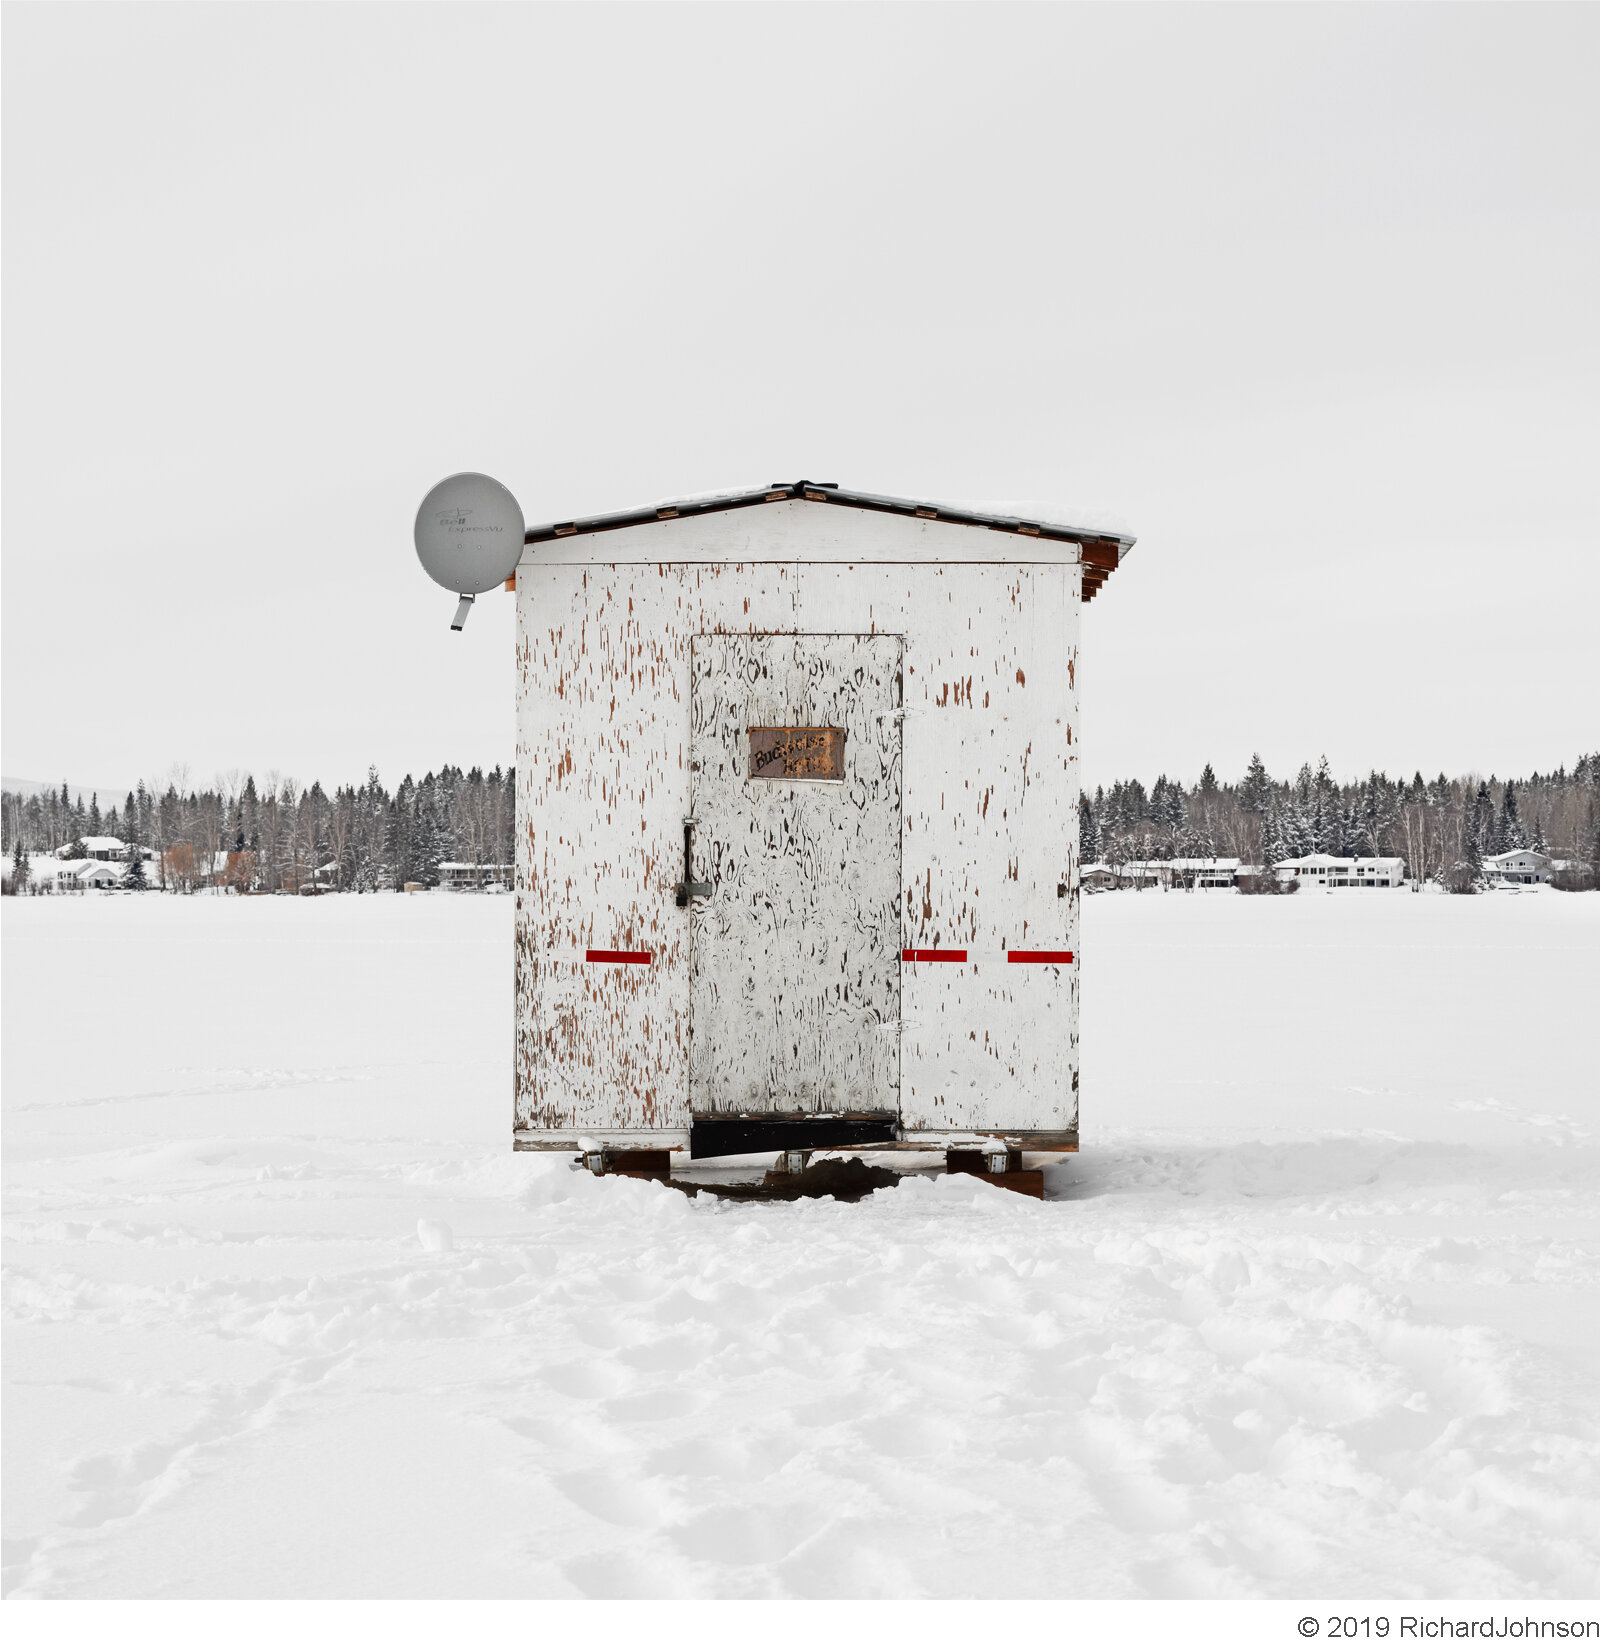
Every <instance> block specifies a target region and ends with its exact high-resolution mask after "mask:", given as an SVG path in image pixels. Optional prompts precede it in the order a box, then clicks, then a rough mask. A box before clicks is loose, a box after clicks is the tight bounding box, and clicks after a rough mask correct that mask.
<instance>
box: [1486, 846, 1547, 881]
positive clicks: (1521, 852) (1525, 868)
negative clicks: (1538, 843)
mask: <svg viewBox="0 0 1600 1650" xmlns="http://www.w3.org/2000/svg"><path fill="white" fill-rule="evenodd" d="M1483 868H1484V870H1485V871H1487V872H1488V874H1489V877H1490V879H1491V881H1494V882H1508V883H1526V882H1548V881H1549V880H1550V877H1551V874H1552V873H1553V872H1554V871H1555V868H1556V866H1555V861H1554V860H1553V859H1551V857H1550V856H1549V855H1548V854H1541V853H1539V852H1537V851H1536V850H1534V849H1532V848H1512V849H1510V850H1508V851H1507V852H1506V853H1503V854H1485V855H1484V858H1483Z"/></svg>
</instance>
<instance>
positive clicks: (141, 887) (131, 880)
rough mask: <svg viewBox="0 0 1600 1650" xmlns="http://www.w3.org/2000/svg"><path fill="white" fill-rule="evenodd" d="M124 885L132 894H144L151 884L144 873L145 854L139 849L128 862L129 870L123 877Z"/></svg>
mask: <svg viewBox="0 0 1600 1650" xmlns="http://www.w3.org/2000/svg"><path fill="white" fill-rule="evenodd" d="M122 886H123V887H124V888H126V889H127V890H128V892H129V893H132V894H142V893H143V892H144V891H145V890H146V889H147V888H148V887H149V886H150V879H149V878H148V877H147V876H146V875H145V874H144V855H143V854H141V853H139V852H138V851H137V850H135V851H134V855H133V858H132V859H131V860H130V861H129V862H128V871H127V875H126V876H124V877H123V879H122Z"/></svg>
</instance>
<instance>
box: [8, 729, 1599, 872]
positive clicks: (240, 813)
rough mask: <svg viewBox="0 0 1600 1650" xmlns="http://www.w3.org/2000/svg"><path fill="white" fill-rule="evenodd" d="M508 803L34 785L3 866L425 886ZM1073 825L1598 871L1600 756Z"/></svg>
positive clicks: (1269, 788) (464, 776)
mask: <svg viewBox="0 0 1600 1650" xmlns="http://www.w3.org/2000/svg"><path fill="white" fill-rule="evenodd" d="M515 814H516V805H515V775H514V774H513V773H512V771H511V770H510V769H501V768H499V767H496V768H495V769H493V771H491V772H489V773H485V772H484V771H483V770H482V769H481V768H472V769H470V770H468V771H466V772H463V771H462V770H461V769H460V768H454V767H443V768H441V769H440V770H439V771H438V772H437V773H428V774H425V775H424V776H423V778H422V779H421V780H414V779H412V777H411V776H410V775H409V774H408V775H407V776H406V777H405V778H404V779H403V780H402V781H401V782H400V784H399V786H398V787H397V788H396V789H395V790H394V791H393V792H392V793H391V792H390V791H388V790H387V789H386V788H385V787H384V785H383V784H382V782H381V781H380V780H379V778H378V773H377V770H376V769H374V768H369V769H368V770H367V777H366V780H365V782H364V783H362V784H360V785H345V786H342V787H340V788H338V789H336V790H334V791H333V792H332V793H331V794H330V793H328V792H326V791H325V790H324V789H323V788H322V786H321V784H320V783H312V784H311V785H308V786H300V785H298V784H296V782H295V781H294V780H293V779H283V778H280V777H278V776H277V775H275V774H273V775H268V776H267V778H266V780H265V781H264V782H263V783H261V784H259V785H258V784H257V782H256V780H255V778H254V777H253V776H251V775H245V776H244V777H243V778H240V777H239V776H238V775H236V774H235V775H227V776H223V777H219V778H218V779H217V780H216V781H215V782H214V783H213V784H211V785H210V786H207V787H203V788H195V787H192V786H189V785H188V784H186V783H185V781H184V778H183V776H182V774H181V772H180V773H177V774H174V776H172V777H171V778H170V779H169V780H168V782H167V783H166V785H165V787H164V788H150V787H147V786H146V785H145V784H144V783H143V781H141V782H140V784H139V785H138V786H137V788H136V789H134V790H132V791H130V792H129V793H128V794H127V796H126V797H125V798H124V799H123V801H122V802H121V803H120V804H117V803H115V802H113V803H112V804H111V805H110V806H108V807H106V808H102V807H101V805H100V799H99V797H98V796H91V797H90V798H89V800H88V801H87V802H85V801H84V800H83V798H82V796H81V795H80V796H77V797H74V796H72V795H71V794H70V793H69V791H68V788H67V786H66V785H65V784H63V785H62V787H61V789H60V791H59V792H46V793H44V794H41V795H37V796H24V795H21V794H20V793H17V792H12V791H6V792H4V793H0V829H3V842H4V849H3V851H4V855H5V858H6V859H7V860H8V861H12V860H14V857H15V854H16V850H17V847H18V845H19V844H20V845H21V847H22V850H23V853H24V856H27V855H31V854H41V853H56V852H59V851H60V850H61V849H62V848H63V847H64V846H67V845H69V844H73V843H78V844H82V843H84V842H86V841H87V840H88V839H90V838H93V837H97V836H107V837H117V838H119V839H120V840H121V841H123V842H124V843H127V844H130V845H132V846H135V847H137V848H139V849H142V850H143V851H144V852H146V853H147V854H148V855H149V856H150V858H151V859H152V861H153V863H152V865H151V868H150V880H151V881H152V882H153V883H155V884H156V885H157V886H161V887H167V888H176V889H177V890H178V891H180V892H192V891H193V890H195V889H197V888H200V887H212V886H232V887H236V888H238V889H240V890H241V891H248V892H256V891H264V890H270V891H276V890H278V889H287V890H289V891H291V892H298V891H299V890H300V889H301V888H305V887H316V886H326V887H336V888H343V889H349V890H354V891H365V890H369V889H375V888H389V887H392V888H401V887H404V886H405V884H406V883H408V882H410V883H420V884H421V885H422V886H424V887H434V886H436V885H437V883H438V882H439V880H440V873H439V867H440V865H441V864H444V863H449V862H456V863H460V864H470V865H474V866H485V867H487V866H500V865H507V864H509V863H511V861H512V859H513V855H514V850H513V829H514V825H515ZM1079 827H1080V831H1081V852H1082V858H1083V861H1084V863H1085V864H1089V863H1093V862H1095V861H1097V860H1099V861H1104V862H1106V863H1108V864H1112V865H1125V864H1127V863H1128V862H1130V861H1133V860H1150V859H1173V858H1210V857H1214V856H1218V855H1222V856H1228V857H1234V858H1238V859H1240V860H1242V861H1243V862H1244V863H1246V864H1248V865H1260V866H1269V865H1272V864H1275V863H1277V862H1278V861H1280V860H1285V859H1293V858H1296V857H1298V856H1300V855H1302V854H1311V853H1325V854H1339V855H1367V854H1373V855H1399V856H1400V857H1402V858H1403V859H1404V860H1405V862H1406V873H1407V875H1408V876H1410V877H1414V878H1417V879H1419V880H1423V881H1428V880H1439V881H1442V882H1444V883H1446V884H1447V885H1457V886H1459V885H1463V884H1465V885H1470V884H1471V883H1472V882H1474V881H1476V880H1477V879H1479V878H1480V877H1481V875H1482V868H1483V860H1484V858H1485V856H1487V855H1489V854H1496V853H1502V852H1504V851H1505V850H1506V849H1509V848H1520V847H1529V848H1536V849H1538V850H1540V851H1541V852H1545V853H1548V854H1550V855H1551V856H1552V858H1555V859H1558V860H1565V861H1567V862H1569V863H1570V864H1571V865H1572V866H1573V867H1574V868H1575V869H1576V868H1578V867H1587V868H1589V874H1590V876H1591V877H1595V878H1600V753H1595V754H1591V755H1587V756H1583V757H1580V758H1579V759H1578V761H1577V762H1576V763H1575V764H1574V765H1573V766H1572V768H1571V769H1570V770H1568V769H1567V768H1564V767H1563V768H1559V769H1557V770H1556V772H1554V773H1547V774H1540V773H1534V774H1530V775H1529V776H1528V777H1527V778H1525V779H1505V780H1501V779H1498V778H1496V777H1494V776H1490V777H1489V778H1487V779H1484V778H1482V777H1480V776H1478V775H1475V774H1474V775H1466V776H1462V777H1458V778H1455V779H1449V778H1446V776H1445V775H1444V774H1442V773H1441V774H1440V775H1439V776H1438V777H1437V778H1436V779H1424V778H1423V777H1422V775H1421V774H1420V773H1418V774H1416V775H1415V776H1414V777H1413V778H1411V779H1409V780H1405V779H1390V778H1389V777H1388V776H1387V775H1386V774H1383V773H1376V772H1374V773H1371V774H1369V775H1368V776H1367V777H1366V778H1365V779H1364V780H1359V781H1355V782H1345V783H1342V782H1340V781H1338V780H1336V779H1335V778H1334V777H1333V776H1332V774H1331V773H1330V772H1329V769H1328V763H1327V759H1326V758H1324V759H1323V760H1322V762H1320V763H1319V764H1318V766H1317V767H1316V768H1315V769H1313V768H1312V767H1311V765H1310V764H1309V763H1307V764H1305V765H1304V766H1302V767H1301V769H1300V771H1299V772H1298V773H1297V774H1296V775H1295V776H1294V778H1292V779H1275V778H1273V777H1272V776H1271V775H1270V774H1269V773H1268V772H1267V770H1266V767H1265V766H1264V765H1263V763H1262V761H1261V758H1260V757H1259V756H1256V757H1254V758H1253V759H1252V760H1251V762H1250V765H1249V768H1248V769H1247V770H1246V772H1245V773H1244V775H1243V776H1242V777H1241V778H1240V779H1239V780H1238V781H1237V782H1235V783H1231V784H1225V783H1222V782H1221V781H1219V780H1218V779H1217V776H1216V774H1215V772H1214V771H1213V769H1212V768H1211V766H1210V764H1209V763H1208V764H1207V765H1206V767H1205V769H1204V771H1203V772H1202V773H1201V775H1200V778H1199V780H1198V781H1197V782H1196V783H1195V784H1194V785H1193V786H1185V785H1184V784H1183V783H1182V781H1180V780H1176V779H1169V778H1168V777H1167V776H1166V775H1165V774H1163V775H1161V776H1160V777H1159V778H1158V779H1157V780H1156V782H1155V783H1154V784H1153V785H1152V786H1150V787H1149V788H1148V789H1146V788H1145V786H1144V785H1143V784H1142V783H1141V782H1140V781H1139V780H1137V779H1128V780H1119V781H1118V782H1117V783H1116V784H1114V785H1112V786H1111V787H1110V788H1109V789H1106V788H1104V787H1100V788H1097V789H1096V791H1095V793H1094V795H1093V796H1092V797H1090V796H1087V795H1086V796H1084V797H1082V798H1081V799H1080V802H1079Z"/></svg>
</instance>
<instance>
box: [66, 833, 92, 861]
mask: <svg viewBox="0 0 1600 1650" xmlns="http://www.w3.org/2000/svg"><path fill="white" fill-rule="evenodd" d="M61 857H62V858H63V859H87V858H88V857H89V845H88V843H86V842H85V841H84V840H83V837H82V836H81V835H79V836H75V837H74V838H73V839H72V841H71V842H70V843H69V844H68V845H67V850H66V852H65V853H64V854H62V856H61Z"/></svg>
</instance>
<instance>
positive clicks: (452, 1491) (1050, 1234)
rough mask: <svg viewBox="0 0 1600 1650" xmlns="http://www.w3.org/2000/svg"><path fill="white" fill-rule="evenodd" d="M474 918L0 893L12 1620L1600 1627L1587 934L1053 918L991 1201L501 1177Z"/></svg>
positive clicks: (490, 905)
mask: <svg viewBox="0 0 1600 1650" xmlns="http://www.w3.org/2000/svg"><path fill="white" fill-rule="evenodd" d="M510 921H511V902H510V901H509V900H495V899H486V898H473V897H460V898H451V897H448V896H427V897H423V898H416V897H412V898H404V897H395V896H376V897H368V898H356V897H353V896H345V897H339V898H331V899H321V900H287V899H257V900H239V899H228V898H194V899H173V898H166V899H163V898H157V897H154V896H150V897H146V898H143V899H128V898H122V897H115V896H88V897H85V898H82V899H58V900H7V901H6V902H5V905H4V912H3V940H4V1014H5V1022H4V1033H5V1035H4V1071H3V1075H4V1129H5V1138H4V1146H5V1164H4V1178H5V1211H4V1212H5V1254H4V1261H5V1285H4V1303H5V1304H4V1310H5V1317H4V1364H5V1369H4V1376H5V1400H4V1401H5V1412H4V1420H5V1431H4V1485H3V1488H4V1524H5V1531H4V1533H5V1565H6V1568H5V1586H6V1590H7V1591H8V1593H10V1594H12V1595H13V1596H19V1595H40V1594H43V1595H158V1596H173V1595H211V1596H216V1595H246V1596H258V1595H384V1594H388V1595H402V1596H424V1595H452V1596H453V1595H466V1594H472V1595H506V1594H513V1595H514V1594H585V1593H587V1594H602V1595H629V1594H701V1595H706V1594H720V1595H742V1594H797V1595H814V1594H829V1595H839V1594H844V1595H867V1594H919V1593H920V1594H934V1595H964V1594H978V1595H1003V1596H1009V1597H1027V1596H1039V1595H1060V1596H1070V1595H1101V1596H1122V1595H1140V1596H1148V1595H1215V1594H1230V1595H1260V1594H1264V1595H1272V1596H1331V1597H1339V1596H1356V1595H1369V1596H1428V1595H1432V1596H1472V1597H1486V1596H1491V1595H1507V1596H1516V1595H1520V1596H1563V1595H1565V1596H1579V1595H1589V1594H1592V1593H1594V1592H1595V1591H1596V1588H1597V1584H1600V1565H1597V1554H1600V1454H1597V1441H1600V1419H1597V1417H1600V1403H1597V1393H1600V1220H1597V1212H1600V1098H1597V1096H1600V1080H1597V1075H1596V1072H1597V1065H1596V1060H1595V1055H1594V1041H1593V1026H1594V1013H1595V1004H1596V1003H1597V1002H1600V899H1597V898H1593V897H1587V896H1560V895H1552V894H1549V893H1548V892H1545V891H1541V892H1540V893H1539V894H1537V895H1535V896H1529V897H1525V898H1508V897H1491V898H1481V899H1444V898H1418V897H1414V896H1411V895H1409V894H1402V895H1394V896H1381V895H1372V894H1363V895H1358V896H1354V897H1348V898H1343V899H1339V898H1310V897H1296V898H1292V899H1283V900H1249V899H1239V898H1235V897H1231V896H1226V895H1222V896H1207V895H1181V894H1180V895H1167V896H1163V895H1159V894H1138V895H1109V896H1104V897H1102V898H1099V899H1095V900H1091V901H1089V902H1087V904H1086V908H1085V911H1084V925H1083V949H1084V996H1083V1039H1084V1042H1083V1050H1084V1068H1083V1123H1084V1150H1083V1152H1082V1154H1081V1156H1080V1157H1079V1158H1077V1159H1076V1160H1075V1161H1072V1162H1071V1163H1069V1164H1068V1165H1066V1166H1064V1167H1062V1168H1061V1169H1059V1170H1054V1171H1052V1173H1051V1179H1052V1182H1053V1186H1052V1192H1053V1197H1052V1200H1051V1201H1047V1202H1045V1203H1043V1204H1040V1203H1037V1202H1034V1201H1030V1200H1027V1199H1023V1198H1020V1197H1016V1196H1014V1195H1011V1194H1008V1193H1004V1192H999V1191H993V1190H990V1189H989V1188H987V1187H985V1186H982V1185H981V1184H979V1183H977V1182H974V1181H971V1180H965V1179H961V1178H956V1179H952V1180H946V1181H943V1182H931V1181H916V1180H911V1181H906V1182H903V1183H902V1184H901V1185H900V1186H898V1187H897V1188H895V1189H893V1190H891V1191H885V1192H880V1193H878V1194H876V1195H874V1196H872V1197H870V1198H868V1199H866V1200H865V1201H864V1202H861V1203H859V1204H854V1205H837V1204H833V1203H831V1202H823V1203H802V1204H798V1205H751V1204H718V1203H716V1202H715V1201H713V1200H711V1199H710V1198H706V1197H702V1198H700V1199H698V1200H696V1201H689V1200H688V1199H686V1198H684V1197H682V1196H681V1195H679V1194H678V1193H676V1192H673V1191H669V1190H665V1189H662V1188H659V1187H656V1186H652V1185H648V1184H643V1183H638V1182H630V1181H616V1180H613V1181H604V1182H602V1181H596V1180H594V1179H593V1178H591V1177H588V1176H585V1175H581V1174H575V1173H572V1172H570V1171H569V1169H568V1168H567V1166H566V1164H565V1163H564V1162H561V1161H551V1160H546V1159H541V1158H537V1157H532V1156H513V1155H512V1154H511V1153H510V1151H509V1150H508V1149H507V1146H508V1132H509V1111H510V1042H511V1038H510V992H511V980H510Z"/></svg>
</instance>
